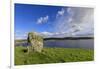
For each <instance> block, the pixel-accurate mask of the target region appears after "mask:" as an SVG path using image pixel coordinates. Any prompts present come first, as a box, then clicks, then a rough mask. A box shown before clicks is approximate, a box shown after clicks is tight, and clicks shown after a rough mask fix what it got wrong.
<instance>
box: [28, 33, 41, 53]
mask: <svg viewBox="0 0 100 69" xmlns="http://www.w3.org/2000/svg"><path fill="white" fill-rule="evenodd" d="M27 41H28V43H30V44H31V46H29V47H28V52H30V51H35V52H41V51H42V49H43V38H42V37H41V36H39V35H38V34H36V33H35V32H30V33H28V39H27Z"/></svg>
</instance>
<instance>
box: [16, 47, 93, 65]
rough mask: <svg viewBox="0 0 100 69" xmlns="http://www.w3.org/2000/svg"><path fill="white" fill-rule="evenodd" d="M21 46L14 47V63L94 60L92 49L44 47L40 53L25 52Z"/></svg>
mask: <svg viewBox="0 0 100 69" xmlns="http://www.w3.org/2000/svg"><path fill="white" fill-rule="evenodd" d="M25 50H26V48H25V47H22V46H16V47H15V65H28V64H45V63H64V62H79V61H92V60H94V51H93V50H88V49H78V48H77V49H75V48H44V49H43V51H42V52H41V53H37V52H31V53H27V52H25Z"/></svg>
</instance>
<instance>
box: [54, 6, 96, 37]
mask: <svg viewBox="0 0 100 69" xmlns="http://www.w3.org/2000/svg"><path fill="white" fill-rule="evenodd" d="M63 10H64V13H65V14H64V15H63V16H62V17H59V18H57V19H56V21H55V23H56V25H54V26H55V31H57V32H66V35H68V34H69V36H77V35H79V34H80V33H81V34H84V35H85V36H86V35H87V34H90V33H91V34H93V32H94V21H93V20H94V19H93V17H94V16H93V8H81V7H80V8H79V7H72V8H64V9H63ZM66 14H67V15H66Z"/></svg>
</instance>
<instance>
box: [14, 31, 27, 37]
mask: <svg viewBox="0 0 100 69" xmlns="http://www.w3.org/2000/svg"><path fill="white" fill-rule="evenodd" d="M27 34H28V32H22V31H15V39H26V38H27Z"/></svg>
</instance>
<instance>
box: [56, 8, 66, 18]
mask: <svg viewBox="0 0 100 69" xmlns="http://www.w3.org/2000/svg"><path fill="white" fill-rule="evenodd" d="M64 13H65V10H64V9H63V8H62V9H61V10H60V11H58V12H57V15H56V17H58V16H62V15H64Z"/></svg>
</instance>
